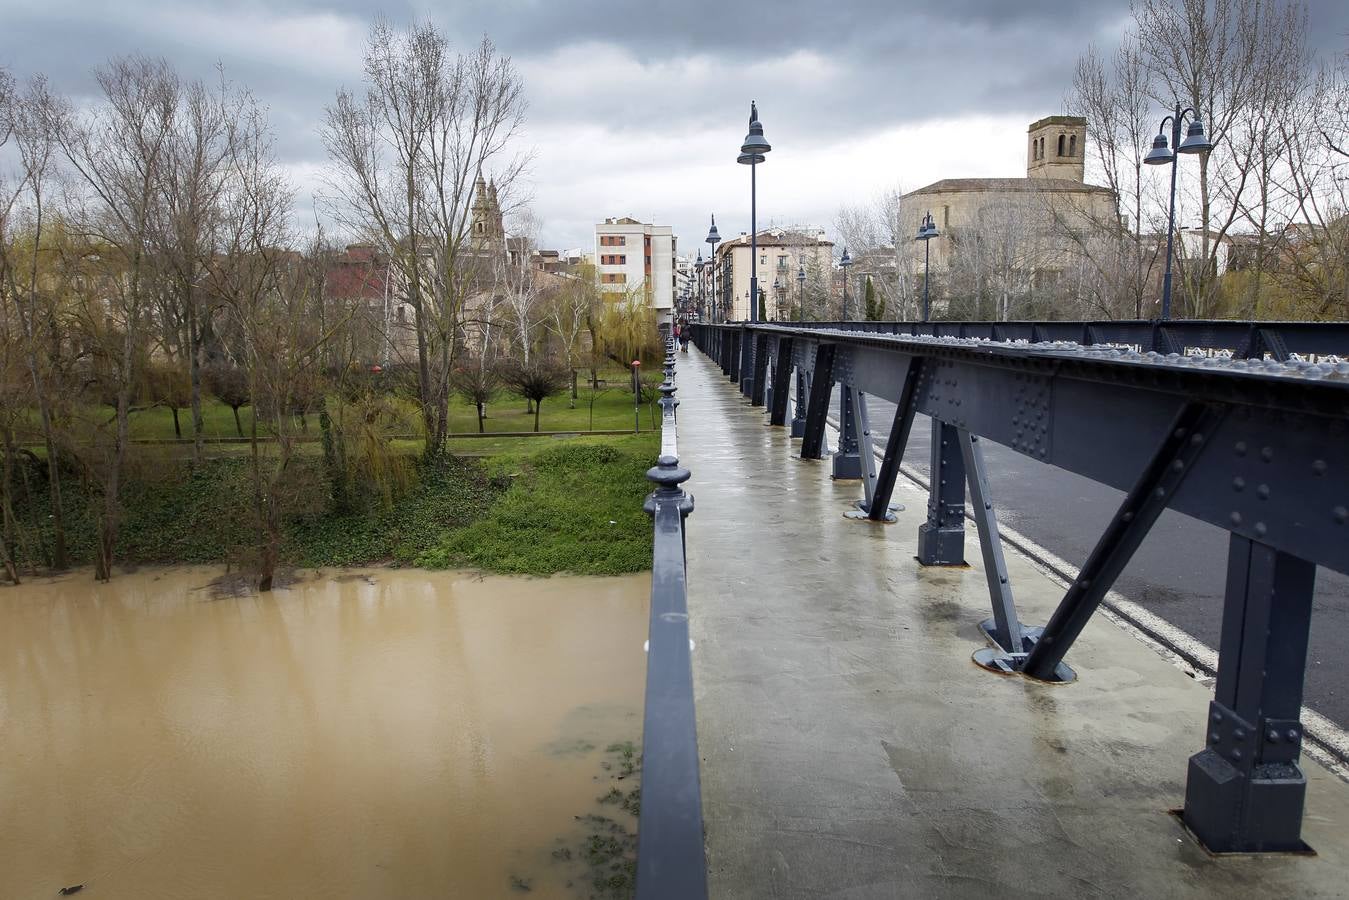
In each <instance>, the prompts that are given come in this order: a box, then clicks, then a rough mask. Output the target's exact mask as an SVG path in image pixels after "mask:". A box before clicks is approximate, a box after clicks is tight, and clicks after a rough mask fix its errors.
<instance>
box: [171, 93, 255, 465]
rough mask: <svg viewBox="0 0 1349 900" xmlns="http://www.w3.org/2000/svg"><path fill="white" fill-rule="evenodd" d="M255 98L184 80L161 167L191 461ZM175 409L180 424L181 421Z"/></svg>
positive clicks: (197, 447) (174, 339)
mask: <svg viewBox="0 0 1349 900" xmlns="http://www.w3.org/2000/svg"><path fill="white" fill-rule="evenodd" d="M255 106H256V104H255V103H254V101H253V99H252V98H251V97H250V96H249V95H248V94H247V93H246V92H241V91H238V90H235V89H234V88H232V87H231V86H230V85H229V83H228V82H226V81H225V77H224V73H223V71H222V72H220V75H219V82H218V84H217V85H216V87H215V88H214V89H208V88H207V87H206V86H205V85H203V84H201V83H200V82H193V83H191V84H189V85H187V86H185V88H184V90H183V94H182V103H181V107H180V109H179V110H178V115H177V116H176V118H175V121H174V127H173V129H172V131H171V133H170V135H169V141H168V146H167V149H166V152H165V157H164V165H163V166H162V170H161V185H162V187H161V190H162V201H163V202H162V204H161V205H160V207H159V210H160V213H161V215H160V218H159V220H158V221H157V222H156V223H155V225H156V227H155V231H154V238H155V245H156V246H155V249H156V252H157V253H158V254H159V255H160V257H161V259H162V261H163V266H164V270H165V276H166V279H165V280H166V285H165V287H166V290H165V291H164V303H163V304H162V309H161V310H160V316H159V318H160V330H161V333H160V336H159V337H160V342H161V345H162V346H163V348H164V350H165V351H166V353H167V354H168V355H169V356H170V357H171V358H174V359H179V360H182V361H183V364H184V367H185V369H186V373H187V380H188V393H189V406H190V407H191V410H192V437H193V444H192V459H193V461H194V462H197V463H199V462H200V461H201V458H202V441H203V432H204V428H203V422H202V407H201V396H202V366H203V364H204V359H203V355H204V347H203V341H204V339H205V336H206V335H207V334H208V333H209V322H210V319H211V317H212V315H213V314H214V312H215V307H216V302H215V299H214V298H213V297H211V296H210V295H209V292H207V291H206V290H204V289H203V288H204V287H205V285H204V282H206V281H207V280H208V279H209V277H210V266H211V262H212V259H213V258H214V256H215V254H216V253H217V251H218V250H219V249H220V247H219V243H220V240H221V236H220V235H219V234H218V231H219V229H220V227H221V221H220V220H221V216H222V214H223V210H222V209H221V204H222V203H223V200H224V194H225V191H226V189H227V185H228V183H229V180H230V178H231V176H232V175H234V174H236V173H232V172H231V171H230V161H231V158H232V155H233V152H234V147H233V146H232V144H233V142H234V141H235V140H236V139H237V137H238V135H239V134H240V123H244V122H247V121H249V119H250V118H251V117H252V116H254V115H255ZM176 413H177V411H176V410H175V420H174V421H175V426H176V423H177V419H176Z"/></svg>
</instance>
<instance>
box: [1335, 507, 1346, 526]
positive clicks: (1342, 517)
mask: <svg viewBox="0 0 1349 900" xmlns="http://www.w3.org/2000/svg"><path fill="white" fill-rule="evenodd" d="M1331 515H1333V516H1334V517H1335V521H1336V522H1338V523H1339V524H1341V525H1343V524H1344V523H1345V522H1349V509H1345V508H1344V507H1343V506H1337V507H1335V508H1334V509H1333V510H1331Z"/></svg>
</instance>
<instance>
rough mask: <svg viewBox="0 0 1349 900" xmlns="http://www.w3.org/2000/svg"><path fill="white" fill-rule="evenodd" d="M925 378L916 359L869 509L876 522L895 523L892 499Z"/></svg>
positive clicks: (911, 363)
mask: <svg viewBox="0 0 1349 900" xmlns="http://www.w3.org/2000/svg"><path fill="white" fill-rule="evenodd" d="M922 374H923V360H922V359H921V358H920V357H916V356H915V357H912V358H910V360H909V366H908V369H907V370H906V371H905V373H904V391H903V393H902V394H900V397H899V402H898V403H897V404H895V418H894V421H893V422H891V424H890V439H889V441H887V442H886V444H885V456H884V458H882V459H881V470H880V472H878V473H877V475H876V491H875V493H874V494H873V495H872V498H871V502H870V503H869V504H868V505H867V517H868V518H869V519H871V520H872V521H875V522H893V521H894V520H895V517H894V516H893V515H891V514H890V495H891V494H893V493H894V492H895V480H896V479H897V478H898V477H899V465H900V463H901V462H903V461H904V448H905V447H907V446H908V444H909V432H910V431H911V430H912V428H913V413H914V398H915V397H916V396H917V388H918V381H919V379H921V378H922Z"/></svg>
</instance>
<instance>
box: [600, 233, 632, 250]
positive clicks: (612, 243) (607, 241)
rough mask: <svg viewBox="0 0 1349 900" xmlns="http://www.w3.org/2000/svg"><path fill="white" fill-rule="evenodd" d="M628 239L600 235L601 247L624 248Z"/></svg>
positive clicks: (611, 235)
mask: <svg viewBox="0 0 1349 900" xmlns="http://www.w3.org/2000/svg"><path fill="white" fill-rule="evenodd" d="M627 245H628V239H627V236H626V235H622V234H602V235H600V246H601V247H626V246H627Z"/></svg>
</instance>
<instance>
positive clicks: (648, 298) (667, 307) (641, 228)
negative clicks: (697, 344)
mask: <svg viewBox="0 0 1349 900" xmlns="http://www.w3.org/2000/svg"><path fill="white" fill-rule="evenodd" d="M595 271H596V277H598V278H599V282H600V285H599V286H600V293H601V296H606V297H607V298H609V299H617V298H618V297H623V296H629V297H638V296H639V297H641V298H642V299H643V300H644V301H645V302H646V304H647V305H648V306H650V307H651V308H652V309H654V310H655V311H656V321H657V324H660V325H668V324H670V322H671V320H672V318H673V313H674V282H675V236H674V228H673V227H672V226H669V225H652V224H649V223H645V222H639V221H637V220H636V219H632V218H628V217H626V216H625V217H623V218H620V219H605V220H604V221H603V222H602V223H601V224H599V225H596V226H595Z"/></svg>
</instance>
